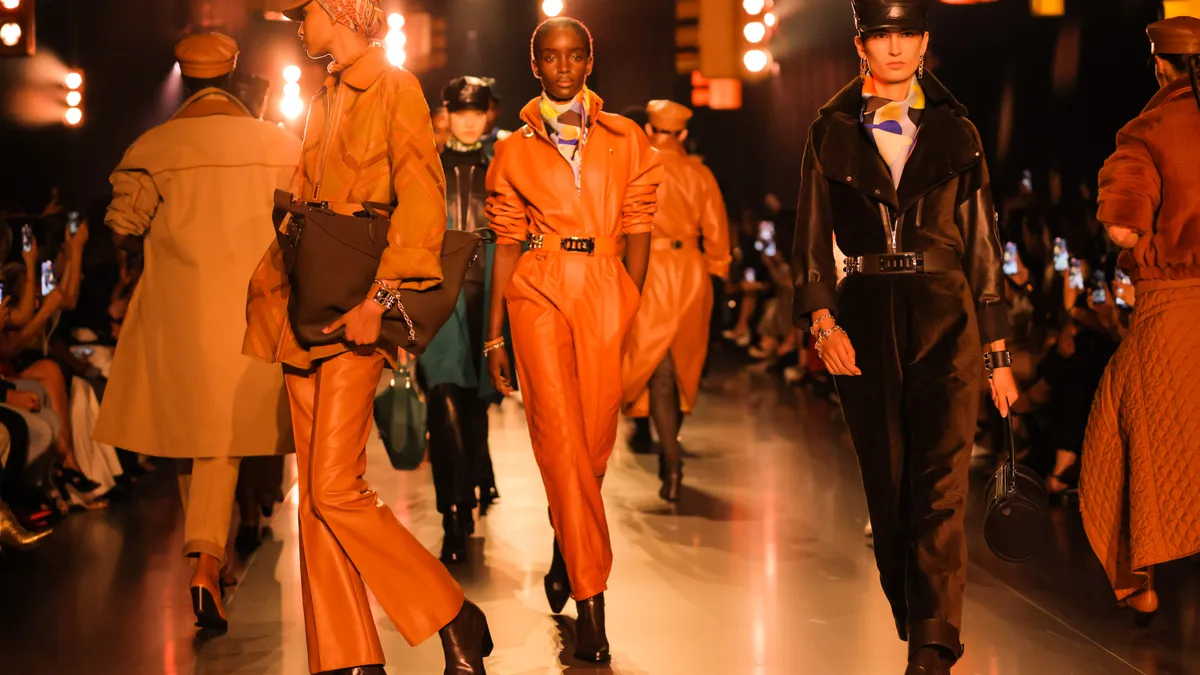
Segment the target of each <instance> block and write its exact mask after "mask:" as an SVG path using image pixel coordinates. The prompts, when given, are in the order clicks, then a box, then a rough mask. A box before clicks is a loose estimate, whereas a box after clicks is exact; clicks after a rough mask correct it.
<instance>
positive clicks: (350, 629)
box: [285, 352, 463, 673]
mask: <svg viewBox="0 0 1200 675" xmlns="http://www.w3.org/2000/svg"><path fill="white" fill-rule="evenodd" d="M383 365H384V360H383V357H382V356H379V355H377V354H371V355H368V356H363V355H358V354H355V353H352V352H351V353H345V354H342V355H340V356H336V357H333V358H331V359H328V360H326V361H322V362H321V363H320V364H318V365H317V366H316V367H315V368H314V369H312V370H309V371H294V370H289V371H287V374H286V378H285V380H286V383H287V390H288V397H289V399H290V401H291V408H292V427H293V430H294V432H295V436H296V464H297V467H298V469H299V473H300V479H299V482H300V485H299V488H300V509H299V511H300V582H301V590H302V593H303V596H304V626H305V631H306V635H307V637H308V661H309V668H310V669H311V670H312V672H314V673H320V672H324V671H328V670H336V669H340V668H352V667H354V666H365V665H375V664H380V665H382V664H383V663H384V657H383V648H382V647H381V646H380V643H379V635H378V633H377V632H376V630H375V620H374V618H373V617H372V615H371V606H370V604H369V603H368V601H367V591H366V588H365V587H364V586H363V582H364V581H365V582H366V584H367V585H368V586H370V587H371V591H372V592H373V593H374V594H375V598H376V599H377V600H378V601H379V604H380V605H382V606H383V610H384V612H386V613H387V615H388V618H390V619H391V620H392V623H393V624H395V626H396V629H397V630H398V631H399V632H400V634H401V635H403V636H404V639H405V640H407V641H408V643H409V644H411V645H416V644H419V643H421V642H424V641H425V640H426V639H427V638H429V637H431V636H432V635H433V634H435V633H437V632H438V630H440V629H441V628H442V627H444V626H445V625H446V624H448V623H450V621H451V620H452V619H454V617H455V616H457V615H458V612H459V610H461V609H462V605H463V590H462V588H461V587H460V586H459V585H458V583H457V582H456V581H454V578H453V577H451V576H450V573H449V572H447V571H446V568H445V567H444V566H442V564H441V563H440V562H438V560H437V558H435V557H433V555H431V554H430V553H429V551H427V550H425V547H424V546H422V545H421V542H419V541H417V539H416V537H414V536H413V535H412V533H410V532H409V531H408V530H407V529H405V527H404V526H403V525H402V524H400V521H399V520H397V519H396V516H395V514H394V513H392V510H391V509H389V508H388V507H387V505H385V504H384V503H383V502H382V501H380V499H379V495H378V494H376V492H375V491H374V490H372V489H371V487H370V486H369V485H367V482H366V480H364V479H363V475H364V474H366V472H367V453H366V445H367V440H368V438H369V436H370V433H371V416H372V403H373V401H374V399H375V390H376V388H377V386H378V384H379V380H380V377H381V376H382V374H383Z"/></svg>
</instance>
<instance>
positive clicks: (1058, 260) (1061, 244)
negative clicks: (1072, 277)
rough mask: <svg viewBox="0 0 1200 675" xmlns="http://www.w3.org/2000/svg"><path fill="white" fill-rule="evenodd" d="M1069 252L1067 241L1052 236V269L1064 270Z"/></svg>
mask: <svg viewBox="0 0 1200 675" xmlns="http://www.w3.org/2000/svg"><path fill="white" fill-rule="evenodd" d="M1070 256H1071V254H1070V253H1068V252H1067V241H1066V240H1065V239H1063V238H1062V237H1055V238H1054V271H1055V272H1066V271H1067V264H1068V260H1069V259H1070Z"/></svg>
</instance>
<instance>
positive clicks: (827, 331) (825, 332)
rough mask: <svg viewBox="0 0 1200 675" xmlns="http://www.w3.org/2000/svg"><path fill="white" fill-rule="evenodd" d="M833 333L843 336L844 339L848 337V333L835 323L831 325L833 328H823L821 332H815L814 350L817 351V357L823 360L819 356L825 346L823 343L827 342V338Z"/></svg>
mask: <svg viewBox="0 0 1200 675" xmlns="http://www.w3.org/2000/svg"><path fill="white" fill-rule="evenodd" d="M834 333H841V334H842V335H845V336H846V337H849V336H850V334H849V333H847V332H846V331H844V330H842V327H841V326H839V325H837V324H836V323H835V324H833V328H824V329H822V330H819V331H817V344H816V350H817V356H818V357H821V358H824V357H822V356H821V351H822V348H823V347H824V345H825V341H826V340H828V339H829V336H831V335H833V334H834Z"/></svg>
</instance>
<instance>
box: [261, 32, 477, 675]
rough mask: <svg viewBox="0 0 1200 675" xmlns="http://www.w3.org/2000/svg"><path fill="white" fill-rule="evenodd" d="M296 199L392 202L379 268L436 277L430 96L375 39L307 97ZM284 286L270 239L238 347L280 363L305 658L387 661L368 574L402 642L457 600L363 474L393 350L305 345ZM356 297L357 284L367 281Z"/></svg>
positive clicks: (438, 181)
mask: <svg viewBox="0 0 1200 675" xmlns="http://www.w3.org/2000/svg"><path fill="white" fill-rule="evenodd" d="M300 161H301V166H300V169H301V170H300V185H299V186H298V192H297V193H296V194H297V197H298V198H300V199H310V200H311V199H320V200H324V201H329V202H330V205H331V207H333V208H335V210H338V209H341V208H343V207H346V208H349V209H350V211H349V212H353V211H354V210H358V209H359V208H361V206H359V205H360V204H361V203H362V202H364V201H376V202H383V203H393V204H395V203H398V204H399V205H400V206H399V208H397V209H396V211H395V212H394V213H393V215H392V225H391V228H390V230H389V232H388V242H389V247H388V249H387V251H386V252H385V254H384V256H383V260H382V261H381V264H380V268H379V271H378V273H377V278H380V279H388V280H403V281H402V283H401V284H400V288H402V289H403V288H424V287H427V286H429V285H433V284H436V283H439V282H440V281H441V278H442V270H441V262H440V252H441V247H442V236H443V235H444V233H445V231H446V197H445V177H444V175H443V172H442V163H441V160H440V159H439V157H438V154H437V149H436V147H435V146H434V141H433V129H432V126H431V124H430V121H429V108H428V106H427V104H426V103H425V96H424V94H423V93H422V92H421V87H420V84H419V83H418V82H417V79H416V78H415V77H414V76H413V75H412V74H410V73H408V72H406V71H403V70H399V69H396V68H392V67H391V66H390V64H389V63H388V60H387V56H386V55H385V54H384V52H383V50H382V49H380V48H371V49H368V50H367V52H366V53H365V54H364V55H363V56H361V57H360V58H359V59H358V60H356V61H355V62H353V63H352V64H350V65H349V66H348V67H347V68H345V69H344V70H342V71H341V72H340V73H338V74H336V75H334V76H331V77H330V78H329V79H328V80H327V81H326V85H325V88H324V89H323V90H322V91H321V92H320V93H319V94H318V95H317V97H316V98H315V99H313V109H312V113H311V115H310V116H309V121H308V127H307V128H306V130H305V136H304V149H303V151H302V153H301V160H300ZM289 293H290V287H289V285H288V280H287V275H286V273H285V272H284V268H283V263H282V255H281V253H280V250H279V247H278V245H276V244H272V246H271V248H270V250H268V251H267V255H266V257H265V258H264V259H263V261H262V263H260V265H259V269H258V271H257V272H255V275H254V277H253V278H252V279H251V281H250V295H249V300H248V307H247V320H248V323H249V327H248V329H247V333H246V339H245V342H244V345H243V351H244V353H246V354H247V355H248V356H252V357H255V358H259V359H262V360H265V361H270V362H274V363H283V364H285V366H286V367H285V382H286V385H287V390H288V398H289V400H290V403H291V415H292V427H293V431H294V435H295V438H296V461H297V465H298V468H299V471H300V476H299V484H300V485H299V488H300V508H299V520H300V580H301V589H302V592H303V595H304V623H305V632H306V635H307V638H308V660H309V668H310V669H311V671H312V672H314V673H321V672H325V671H331V670H338V669H341V668H352V667H355V666H363V665H371V664H383V663H384V656H383V648H382V646H381V645H380V642H379V635H378V634H377V632H376V630H375V621H374V619H373V618H372V615H371V606H370V603H369V602H368V600H367V592H366V588H365V587H364V585H363V582H364V580H365V581H366V584H367V585H368V586H370V587H371V591H372V592H373V593H374V595H375V597H376V599H377V600H378V601H379V604H380V605H381V606H382V607H383V609H384V611H385V612H386V613H387V615H388V617H389V618H390V619H391V620H392V623H394V624H395V625H396V628H397V630H399V632H400V634H401V635H403V636H404V639H405V640H406V641H408V643H409V644H413V645H415V644H419V643H421V642H423V641H424V640H425V639H426V638H429V637H430V636H432V635H433V634H434V633H436V632H438V630H439V629H441V628H442V627H443V626H445V625H446V624H447V623H449V622H450V621H451V620H452V619H454V618H455V616H456V615H457V614H458V612H459V610H460V609H461V608H462V607H463V590H462V588H461V587H460V586H459V585H458V583H457V582H455V581H454V578H453V577H451V576H450V574H449V573H448V572H447V571H446V568H445V567H444V566H443V565H442V564H441V563H440V562H438V560H437V558H435V557H433V555H431V554H430V553H429V552H428V551H427V550H426V549H425V547H424V546H422V545H421V542H419V541H418V540H417V539H416V537H414V536H413V535H412V533H410V532H409V531H408V530H407V529H405V527H404V525H402V524H401V523H400V521H399V520H397V519H396V516H395V514H394V513H392V511H391V509H390V508H388V507H387V506H386V505H385V504H384V503H383V502H382V501H380V499H379V495H378V494H377V493H376V492H375V491H374V490H372V489H371V487H370V486H369V485H368V484H367V482H366V481H365V480H363V475H364V474H365V473H366V464H367V459H366V445H367V440H368V438H369V436H370V431H371V411H372V402H373V400H374V398H375V390H376V387H377V386H378V384H379V381H380V378H381V377H382V374H383V369H384V365H385V362H387V361H394V360H395V358H396V356H397V353H396V351H395V350H394V349H393V350H384V349H382V348H381V349H379V350H374V351H372V349H371V348H369V347H368V348H367V349H366V350H365V351H364V350H361V349H359V350H349V349H348V348H347V347H346V346H345V345H332V346H329V347H321V348H316V349H313V350H312V351H305V350H304V349H303V348H302V347H300V345H299V344H297V342H296V340H295V338H294V336H293V334H292V331H291V327H290V325H289V324H288V320H287V300H288V295H289ZM363 293H364V299H366V293H367V289H363Z"/></svg>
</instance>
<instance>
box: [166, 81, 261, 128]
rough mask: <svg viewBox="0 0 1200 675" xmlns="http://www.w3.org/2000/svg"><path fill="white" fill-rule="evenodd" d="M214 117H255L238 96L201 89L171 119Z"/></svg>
mask: <svg viewBox="0 0 1200 675" xmlns="http://www.w3.org/2000/svg"><path fill="white" fill-rule="evenodd" d="M212 115H229V116H231V117H254V115H251V114H250V111H249V110H248V109H247V108H246V106H245V105H244V104H243V103H242V102H241V101H239V100H238V98H237V97H236V96H234V95H233V94H231V93H229V92H227V91H225V90H224V89H218V88H216V87H209V88H207V89H201V90H200V91H198V92H196V93H195V94H192V96H191V98H189V99H188V100H186V101H184V102H183V105H181V106H179V110H178V111H177V112H176V113H175V114H174V115H173V116H172V117H171V119H173V120H175V119H192V118H196V117H209V116H212Z"/></svg>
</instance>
